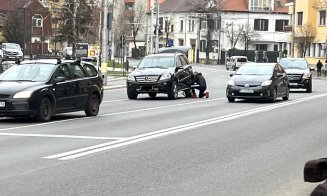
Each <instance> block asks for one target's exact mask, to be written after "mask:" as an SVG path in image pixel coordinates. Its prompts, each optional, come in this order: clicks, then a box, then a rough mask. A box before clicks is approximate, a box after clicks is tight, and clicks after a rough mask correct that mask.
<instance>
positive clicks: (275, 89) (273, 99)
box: [270, 87, 277, 103]
mask: <svg viewBox="0 0 327 196" xmlns="http://www.w3.org/2000/svg"><path fill="white" fill-rule="evenodd" d="M271 94H272V98H271V100H270V102H271V103H274V102H276V99H277V88H276V87H275V88H274V89H273V91H272V93H271Z"/></svg>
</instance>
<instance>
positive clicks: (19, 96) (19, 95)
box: [13, 91, 33, 99]
mask: <svg viewBox="0 0 327 196" xmlns="http://www.w3.org/2000/svg"><path fill="white" fill-rule="evenodd" d="M32 93H33V91H21V92H18V93H16V94H15V95H14V97H13V98H14V99H27V98H30V97H31V95H32Z"/></svg>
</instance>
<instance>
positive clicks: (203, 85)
mask: <svg viewBox="0 0 327 196" xmlns="http://www.w3.org/2000/svg"><path fill="white" fill-rule="evenodd" d="M192 86H193V87H192V94H193V96H192V97H196V93H195V90H194V89H197V90H199V98H202V97H204V96H205V97H206V98H208V97H209V92H205V91H206V90H207V82H206V79H205V78H204V77H203V75H202V74H201V73H198V72H194V81H193V85H192Z"/></svg>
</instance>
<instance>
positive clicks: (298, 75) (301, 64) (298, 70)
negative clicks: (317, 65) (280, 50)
mask: <svg viewBox="0 0 327 196" xmlns="http://www.w3.org/2000/svg"><path fill="white" fill-rule="evenodd" d="M279 63H280V65H281V66H282V67H283V68H284V69H285V71H286V73H287V76H288V80H289V81H290V87H291V88H302V89H306V91H307V92H308V93H312V74H311V70H310V66H309V64H308V62H307V61H306V60H305V59H304V58H283V59H281V60H280V62H279Z"/></svg>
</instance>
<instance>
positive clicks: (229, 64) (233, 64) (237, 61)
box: [226, 56, 248, 71]
mask: <svg viewBox="0 0 327 196" xmlns="http://www.w3.org/2000/svg"><path fill="white" fill-rule="evenodd" d="M247 62H248V58H247V57H246V56H231V57H229V58H228V59H226V69H227V70H229V69H232V70H234V71H235V70H236V69H238V68H240V67H241V66H242V65H243V64H245V63H247Z"/></svg>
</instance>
